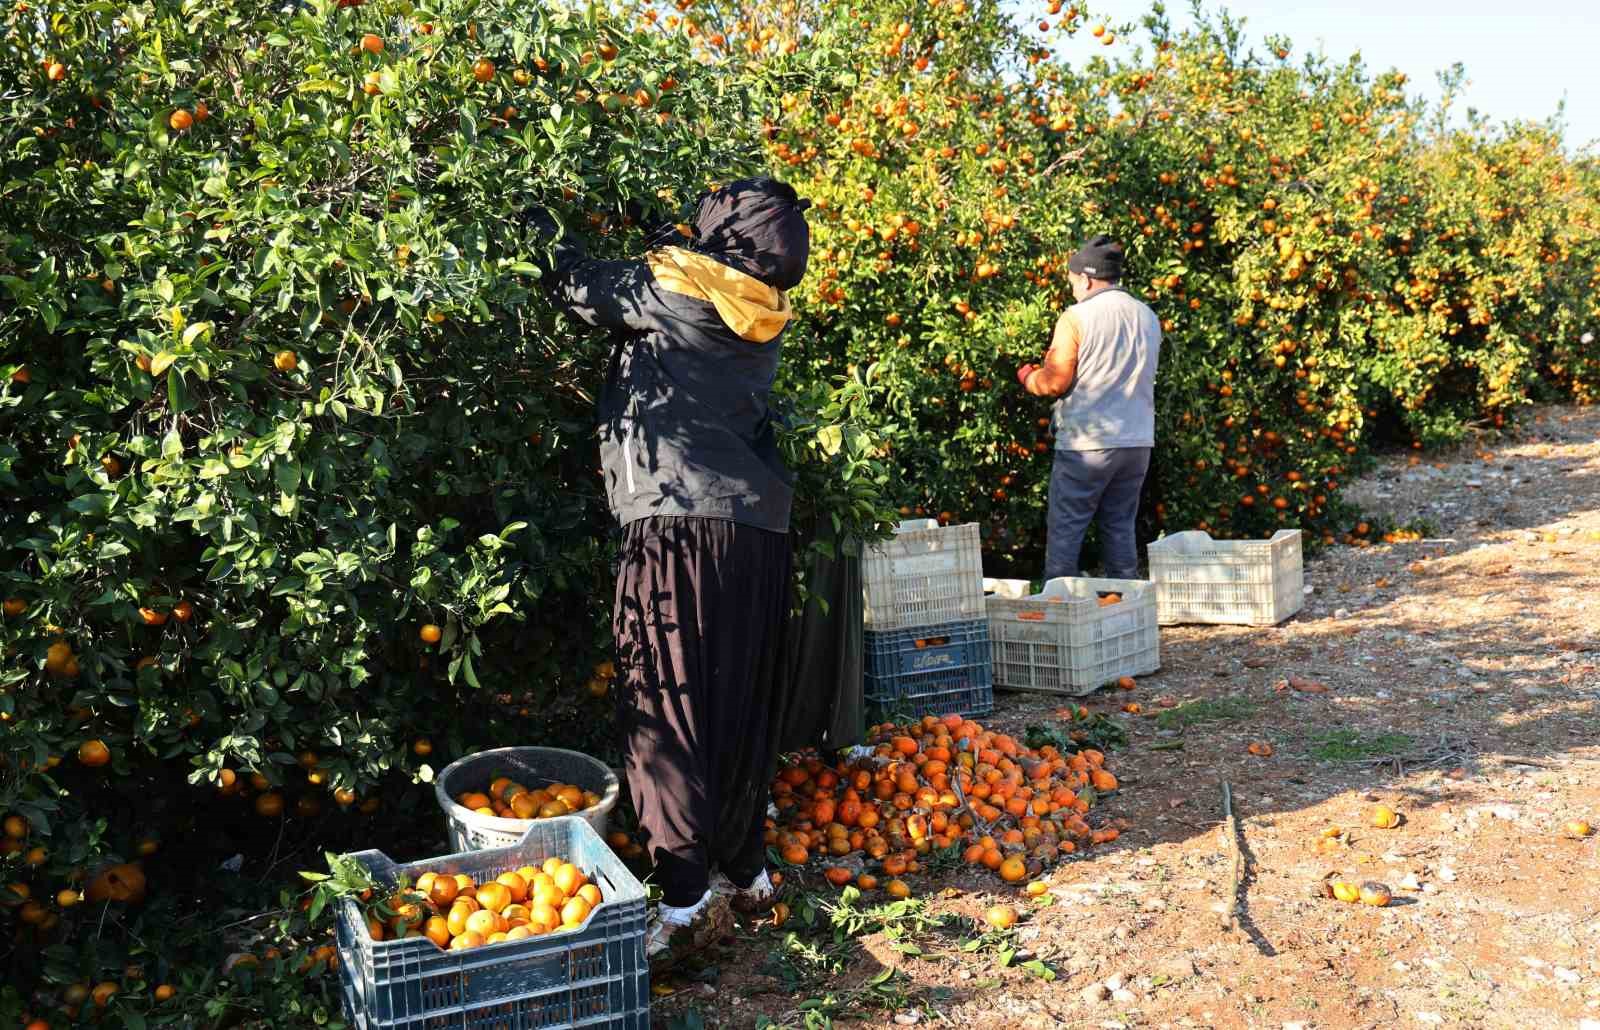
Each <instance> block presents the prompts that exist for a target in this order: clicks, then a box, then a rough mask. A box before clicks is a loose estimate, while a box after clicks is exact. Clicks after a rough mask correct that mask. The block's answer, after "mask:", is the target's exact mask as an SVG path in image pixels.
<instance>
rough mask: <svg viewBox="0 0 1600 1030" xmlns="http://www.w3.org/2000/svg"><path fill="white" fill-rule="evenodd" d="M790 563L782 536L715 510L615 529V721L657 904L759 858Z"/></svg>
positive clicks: (734, 873)
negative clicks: (714, 872)
mask: <svg viewBox="0 0 1600 1030" xmlns="http://www.w3.org/2000/svg"><path fill="white" fill-rule="evenodd" d="M792 560H793V559H792V555H791V551H790V542H789V537H788V536H787V535H786V534H783V533H774V532H772V531H770V530H764V529H757V528H755V527H752V526H745V525H741V524H739V523H736V522H731V521H727V520H723V519H711V518H694V517H676V516H675V517H655V518H645V519H639V520H636V521H634V522H630V523H628V524H627V525H626V526H625V527H623V545H622V565H621V569H620V571H619V572H618V575H617V596H616V608H615V610H614V613H613V622H612V632H613V634H614V636H615V638H616V645H617V659H618V661H617V671H618V690H617V691H616V697H617V720H618V723H619V725H620V727H621V729H622V735H623V751H624V768H625V770H626V773H627V778H628V791H629V794H630V796H631V797H632V799H633V805H634V808H635V809H636V810H637V811H638V813H639V822H640V824H641V827H642V828H643V830H644V834H645V837H646V846H647V847H648V848H649V851H650V854H651V857H652V859H653V860H654V862H655V878H656V880H657V882H658V883H659V884H660V886H661V890H662V901H663V902H664V903H665V904H668V905H674V906H679V907H682V906H687V905H692V904H694V903H695V902H696V901H698V900H699V899H700V897H701V895H703V894H704V893H705V891H706V888H707V884H708V880H709V876H710V871H711V869H712V868H713V867H718V868H720V869H721V870H722V872H723V873H725V874H726V875H727V876H728V878H729V879H730V880H732V881H733V882H734V883H735V884H737V885H740V886H744V885H746V884H748V883H749V882H750V881H751V880H753V879H754V878H755V877H756V876H757V875H759V874H760V872H761V869H762V867H763V866H764V864H765V857H766V847H765V844H764V841H763V835H764V825H763V821H762V817H763V816H764V815H765V813H766V800H767V790H768V785H769V782H770V779H771V776H772V773H773V766H774V764H775V760H776V755H775V753H774V750H775V743H776V741H775V735H774V732H773V725H772V722H773V716H774V712H775V708H776V706H775V703H774V698H773V691H774V689H775V686H776V684H777V682H778V678H779V677H778V663H779V660H780V656H781V654H782V653H783V639H782V638H783V633H784V626H785V624H786V623H787V620H788V610H789V578H790V577H789V572H790V565H791V562H792Z"/></svg>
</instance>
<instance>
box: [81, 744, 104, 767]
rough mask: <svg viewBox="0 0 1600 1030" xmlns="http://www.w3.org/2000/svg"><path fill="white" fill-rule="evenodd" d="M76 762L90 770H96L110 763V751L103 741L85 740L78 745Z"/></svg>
mask: <svg viewBox="0 0 1600 1030" xmlns="http://www.w3.org/2000/svg"><path fill="white" fill-rule="evenodd" d="M78 761H79V762H81V763H82V764H84V765H87V766H89V767H90V768H98V767H100V766H102V765H105V764H106V763H107V762H109V761H111V749H110V748H109V747H107V746H106V742H105V741H103V740H86V741H84V742H83V743H82V744H79V745H78Z"/></svg>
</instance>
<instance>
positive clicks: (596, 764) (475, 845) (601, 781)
mask: <svg viewBox="0 0 1600 1030" xmlns="http://www.w3.org/2000/svg"><path fill="white" fill-rule="evenodd" d="M496 776H509V777H511V778H512V779H513V780H516V781H517V782H518V783H520V784H522V785H523V786H524V787H527V788H528V789H529V790H536V789H538V788H539V787H548V786H549V785H550V784H552V783H571V784H575V785H576V786H579V787H582V788H583V789H584V790H592V791H594V792H595V793H596V794H599V795H600V802H599V804H596V805H593V806H591V807H589V808H586V809H584V810H583V811H582V812H578V813H575V817H576V818H579V819H583V820H584V821H586V822H587V823H588V824H589V825H590V826H593V827H594V829H595V832H596V833H598V834H601V835H602V836H604V834H605V832H606V816H607V815H608V814H609V813H610V812H611V810H612V809H613V808H615V807H616V806H617V797H618V795H619V794H620V793H621V786H620V784H618V782H617V775H616V773H613V772H612V771H611V770H610V769H609V768H608V767H607V766H606V764H605V763H604V762H602V761H600V760H599V759H597V758H590V757H589V756H588V755H586V754H583V753H582V752H579V751H568V750H566V749H565V748H559V747H501V748H494V749H493V750H490V751H479V752H478V753H477V754H474V755H467V756H466V757H465V758H458V759H456V760H455V761H454V762H451V763H450V764H449V765H447V766H445V767H444V771H443V772H441V773H440V774H439V776H438V778H437V779H435V780H434V783H433V796H434V797H435V798H436V799H437V800H438V802H439V807H440V808H441V809H442V810H443V811H444V821H445V828H446V829H447V830H448V831H449V833H450V846H451V847H453V848H455V849H456V850H457V851H477V850H479V849H481V848H504V847H510V846H511V845H513V844H516V843H517V842H519V841H521V840H522V837H523V834H525V833H527V832H528V824H529V823H530V822H532V820H528V819H501V818H499V817H498V816H492V815H479V814H478V813H476V812H474V811H472V810H471V809H470V808H467V807H465V806H464V805H460V804H457V803H456V798H458V797H460V796H461V795H462V794H464V793H466V792H467V791H469V790H473V791H480V792H483V791H487V790H488V789H489V783H490V781H491V780H493V779H494V778H495V777H496Z"/></svg>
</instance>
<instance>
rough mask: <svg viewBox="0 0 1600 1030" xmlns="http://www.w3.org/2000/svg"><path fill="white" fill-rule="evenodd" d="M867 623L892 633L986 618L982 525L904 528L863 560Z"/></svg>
mask: <svg viewBox="0 0 1600 1030" xmlns="http://www.w3.org/2000/svg"><path fill="white" fill-rule="evenodd" d="M861 578H862V591H863V594H864V598H863V600H864V604H863V608H862V623H863V624H864V625H865V626H866V627H867V628H868V629H870V630H874V631H880V632H881V631H887V630H896V629H907V628H910V627H913V626H928V625H932V624H934V623H940V622H962V621H970V620H974V619H981V618H983V555H982V552H981V550H980V547H979V543H978V524H977V523H976V522H969V523H967V524H965V525H961V526H940V525H939V523H938V522H936V521H934V520H933V519H912V520H910V521H907V522H902V523H900V525H899V526H898V527H896V529H895V531H894V537H893V538H892V539H889V540H885V541H883V542H881V543H877V544H873V545H872V546H870V547H868V548H867V549H866V552H865V554H864V555H863V556H862V560H861Z"/></svg>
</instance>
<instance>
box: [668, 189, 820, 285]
mask: <svg viewBox="0 0 1600 1030" xmlns="http://www.w3.org/2000/svg"><path fill="white" fill-rule="evenodd" d="M810 206H811V202H810V201H809V200H801V199H800V198H799V197H798V196H797V195H796V194H795V192H794V187H792V186H790V185H789V184H788V183H785V182H779V181H778V180H777V179H766V178H760V179H740V180H738V181H737V182H731V183H729V184H728V185H726V186H723V187H722V188H721V189H718V190H715V191H713V192H711V193H707V194H705V195H704V196H702V197H701V198H700V200H699V202H698V203H697V204H696V205H695V212H694V216H693V219H692V220H691V221H690V223H689V227H690V228H691V229H692V230H693V231H694V236H693V238H692V239H690V240H688V241H684V240H682V239H681V238H674V237H673V236H672V235H671V234H670V233H657V234H655V236H653V237H652V243H658V244H659V243H676V244H678V245H680V246H687V247H688V248H689V249H691V250H695V251H698V252H699V253H701V254H704V255H706V256H707V257H711V258H715V259H716V260H718V261H720V262H722V263H723V264H725V265H727V266H728V267H730V268H737V269H738V270H739V271H741V272H744V273H745V274H746V275H749V276H752V277H754V278H756V279H759V280H760V281H761V282H764V283H766V284H767V285H768V286H772V287H776V288H777V289H780V290H790V289H793V288H794V287H796V286H798V285H800V280H802V279H804V278H805V275H806V262H807V260H808V259H809V258H810V256H811V229H810V227H809V226H808V225H806V218H805V211H806V209H807V208H808V207H810ZM657 237H659V239H658V238H657Z"/></svg>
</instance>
